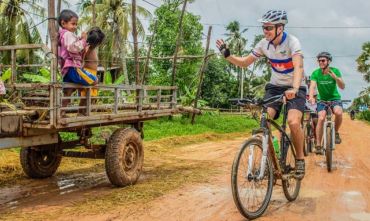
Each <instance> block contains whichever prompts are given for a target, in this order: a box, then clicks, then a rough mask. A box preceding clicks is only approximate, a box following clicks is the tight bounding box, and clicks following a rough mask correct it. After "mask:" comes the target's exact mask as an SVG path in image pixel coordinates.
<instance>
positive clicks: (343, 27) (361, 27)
mask: <svg viewBox="0 0 370 221" xmlns="http://www.w3.org/2000/svg"><path fill="white" fill-rule="evenodd" d="M201 24H203V25H212V26H223V27H226V26H227V24H220V23H201ZM240 27H242V28H262V25H243V24H241V25H240ZM287 28H289V29H292V28H297V29H298V28H299V29H370V26H287Z"/></svg>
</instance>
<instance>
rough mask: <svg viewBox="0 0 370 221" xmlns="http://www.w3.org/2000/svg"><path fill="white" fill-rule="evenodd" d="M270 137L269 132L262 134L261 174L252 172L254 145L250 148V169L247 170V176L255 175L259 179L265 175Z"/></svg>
mask: <svg viewBox="0 0 370 221" xmlns="http://www.w3.org/2000/svg"><path fill="white" fill-rule="evenodd" d="M268 139H269V135H268V133H267V134H265V135H263V136H262V159H261V164H260V169H259V174H258V176H257V177H256V176H255V175H253V174H252V171H253V159H254V157H255V156H254V147H253V146H250V147H249V148H250V149H249V155H248V170H247V176H246V177H254V178H256V179H257V180H262V179H263V177H264V171H265V169H266V163H267V152H268V145H269V144H268Z"/></svg>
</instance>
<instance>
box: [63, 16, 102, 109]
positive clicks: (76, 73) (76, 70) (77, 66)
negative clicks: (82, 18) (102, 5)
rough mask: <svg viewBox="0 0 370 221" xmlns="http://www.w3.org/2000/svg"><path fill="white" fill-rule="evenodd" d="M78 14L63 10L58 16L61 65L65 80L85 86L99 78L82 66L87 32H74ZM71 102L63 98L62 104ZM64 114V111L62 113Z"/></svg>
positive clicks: (72, 90) (70, 91)
mask: <svg viewBox="0 0 370 221" xmlns="http://www.w3.org/2000/svg"><path fill="white" fill-rule="evenodd" d="M77 22H78V15H77V14H76V13H75V12H73V11H71V10H68V9H66V10H63V11H62V12H61V13H60V16H59V17H58V23H59V26H60V27H61V29H60V30H59V42H58V43H59V44H58V45H59V49H58V52H59V65H60V67H61V69H62V72H61V73H62V76H63V82H66V83H75V84H81V85H85V86H90V85H95V84H97V83H98V79H97V77H96V76H95V75H93V74H91V73H89V72H88V71H86V70H84V69H83V68H82V62H83V52H84V49H85V47H86V33H85V32H83V33H82V34H81V37H78V36H77V35H76V34H74V33H75V32H76V31H77ZM74 91H75V89H73V88H66V89H64V96H67V97H69V96H71V94H72V93H73V92H74ZM69 103H70V100H69V99H65V100H63V103H62V106H63V107H65V106H67V105H68V104H69ZM62 115H64V113H62Z"/></svg>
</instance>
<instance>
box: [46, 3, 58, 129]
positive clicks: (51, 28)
mask: <svg viewBox="0 0 370 221" xmlns="http://www.w3.org/2000/svg"><path fill="white" fill-rule="evenodd" d="M48 6H49V7H48V18H49V19H48V32H49V34H50V44H51V52H52V54H53V56H52V60H51V65H50V72H51V73H50V78H51V79H50V80H51V83H52V84H55V83H56V82H57V73H58V70H57V69H58V63H57V56H58V34H57V27H56V25H55V0H49V1H48ZM50 98H51V99H50V105H49V107H50V124H51V125H54V126H55V125H56V123H57V110H55V108H54V107H55V104H56V103H58V102H57V98H58V96H57V93H56V88H55V87H51V88H50Z"/></svg>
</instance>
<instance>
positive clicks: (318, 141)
mask: <svg viewBox="0 0 370 221" xmlns="http://www.w3.org/2000/svg"><path fill="white" fill-rule="evenodd" d="M325 118H326V111H325V110H322V111H320V112H319V113H318V119H317V125H316V146H320V147H321V140H322V132H323V126H324V121H325Z"/></svg>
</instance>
